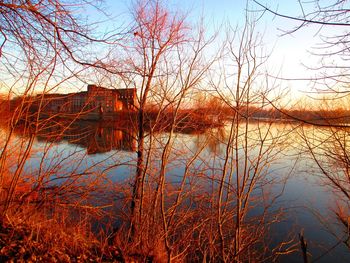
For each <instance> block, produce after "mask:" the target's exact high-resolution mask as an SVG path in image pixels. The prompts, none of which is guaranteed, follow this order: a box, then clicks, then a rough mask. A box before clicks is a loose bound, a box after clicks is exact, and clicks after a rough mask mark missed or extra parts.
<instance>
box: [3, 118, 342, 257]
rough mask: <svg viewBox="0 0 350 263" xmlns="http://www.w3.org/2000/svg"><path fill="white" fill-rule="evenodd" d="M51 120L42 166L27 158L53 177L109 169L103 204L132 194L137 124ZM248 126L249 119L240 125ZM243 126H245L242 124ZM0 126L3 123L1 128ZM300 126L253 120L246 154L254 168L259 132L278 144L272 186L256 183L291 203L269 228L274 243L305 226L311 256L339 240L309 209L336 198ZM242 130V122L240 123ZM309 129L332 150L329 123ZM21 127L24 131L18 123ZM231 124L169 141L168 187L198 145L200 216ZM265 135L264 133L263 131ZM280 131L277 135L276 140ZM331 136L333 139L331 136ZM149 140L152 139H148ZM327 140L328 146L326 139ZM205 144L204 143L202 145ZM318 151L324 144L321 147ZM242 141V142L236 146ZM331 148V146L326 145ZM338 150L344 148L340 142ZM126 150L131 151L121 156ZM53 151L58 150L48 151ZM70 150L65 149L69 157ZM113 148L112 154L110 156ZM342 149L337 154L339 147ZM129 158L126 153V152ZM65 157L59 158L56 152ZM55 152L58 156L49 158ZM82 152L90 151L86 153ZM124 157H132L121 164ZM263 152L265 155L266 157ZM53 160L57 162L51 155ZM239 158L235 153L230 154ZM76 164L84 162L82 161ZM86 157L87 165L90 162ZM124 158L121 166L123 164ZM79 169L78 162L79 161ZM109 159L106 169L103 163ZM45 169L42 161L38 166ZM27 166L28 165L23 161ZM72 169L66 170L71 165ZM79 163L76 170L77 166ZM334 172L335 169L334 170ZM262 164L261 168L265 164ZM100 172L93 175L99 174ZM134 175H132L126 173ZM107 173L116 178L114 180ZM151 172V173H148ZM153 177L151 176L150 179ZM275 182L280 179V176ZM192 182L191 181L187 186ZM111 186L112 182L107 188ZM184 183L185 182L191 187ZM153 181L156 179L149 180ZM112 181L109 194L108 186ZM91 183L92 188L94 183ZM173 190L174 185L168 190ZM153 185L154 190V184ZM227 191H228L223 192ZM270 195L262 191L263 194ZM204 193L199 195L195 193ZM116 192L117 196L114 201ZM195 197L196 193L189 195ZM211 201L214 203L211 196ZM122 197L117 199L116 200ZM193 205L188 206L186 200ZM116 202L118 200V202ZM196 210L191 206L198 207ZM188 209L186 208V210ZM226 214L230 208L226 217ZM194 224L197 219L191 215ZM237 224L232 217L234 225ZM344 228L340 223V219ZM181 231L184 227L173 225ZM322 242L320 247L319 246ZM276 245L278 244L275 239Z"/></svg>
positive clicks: (325, 208) (159, 144) (158, 138)
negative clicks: (81, 150) (310, 153)
mask: <svg viewBox="0 0 350 263" xmlns="http://www.w3.org/2000/svg"><path fill="white" fill-rule="evenodd" d="M46 126H48V128H46V127H45V128H44V129H40V133H39V135H38V136H37V138H38V140H39V141H42V142H44V143H43V144H44V145H46V144H47V143H48V142H54V143H53V144H52V145H50V147H52V148H51V149H50V154H48V156H47V157H45V158H46V159H45V166H44V167H43V168H41V166H40V165H39V164H35V159H34V158H33V159H31V160H30V162H32V163H31V165H32V170H33V174H40V173H41V174H45V173H46V174H48V175H51V174H54V175H55V176H56V177H59V176H62V177H64V176H65V175H66V173H71V172H72V171H74V174H90V173H92V172H94V174H95V175H96V176H95V177H96V178H101V180H102V179H103V177H102V176H100V175H101V174H103V173H104V172H105V171H108V174H107V172H106V174H107V177H106V178H108V182H107V183H106V184H103V187H101V189H102V190H101V192H100V195H98V194H97V193H96V195H97V196H94V199H93V202H94V203H97V202H98V201H96V199H97V198H101V199H102V201H101V203H102V202H103V203H102V204H107V203H108V202H110V203H113V200H114V199H115V198H116V197H115V196H116V193H117V195H118V198H119V195H120V196H122V195H123V194H125V195H127V194H128V192H126V193H124V192H122V191H120V192H118V191H116V189H119V188H118V185H120V186H121V189H124V188H123V187H124V186H125V185H128V184H127V183H126V182H132V177H133V175H134V174H135V169H133V167H134V164H135V162H134V158H135V154H133V153H132V152H134V151H135V150H136V141H135V138H136V132H135V129H132V128H131V127H129V126H131V125H122V124H120V123H119V124H118V123H111V122H109V123H107V122H88V121H82V122H76V123H74V124H69V123H62V122H60V123H56V124H55V125H46ZM243 128H244V127H243ZM243 128H242V129H243ZM0 131H1V130H0ZM301 131H302V129H301V128H300V127H293V126H292V125H282V124H276V123H274V124H271V126H270V124H269V123H254V124H253V123H252V124H251V125H250V129H249V132H248V137H247V138H248V139H249V141H248V145H249V159H248V161H249V162H251V163H252V166H251V167H252V169H253V168H255V166H253V165H254V163H255V160H256V158H257V157H259V152H258V149H259V148H258V147H257V145H258V144H259V143H260V142H261V140H265V146H266V148H263V151H265V150H266V149H268V148H269V147H270V145H274V147H275V148H274V151H271V152H270V154H269V155H267V156H266V158H267V159H266V162H267V164H268V165H267V166H265V167H264V169H266V172H268V173H269V174H268V175H267V176H266V180H265V181H263V182H262V184H266V186H268V185H269V184H271V185H272V186H273V187H272V188H271V189H268V187H265V186H262V187H261V188H259V189H262V188H263V187H264V191H266V190H271V192H272V195H273V194H276V193H279V192H280V189H279V188H283V195H282V196H281V197H280V198H279V202H280V203H276V204H275V206H273V207H272V209H276V211H279V209H280V208H281V207H284V208H285V209H286V211H287V210H288V214H285V220H284V221H282V222H279V223H278V224H276V225H275V226H274V227H273V228H271V233H270V235H272V236H276V235H277V237H276V243H279V240H281V239H284V238H285V237H286V236H288V235H289V234H291V233H292V234H293V235H295V236H296V235H297V234H298V233H299V232H301V231H303V232H304V234H305V238H306V240H307V241H308V251H309V252H310V253H311V254H312V255H313V259H315V258H317V257H318V256H320V255H322V254H323V253H324V252H325V250H327V249H329V248H330V247H332V246H333V245H334V244H337V242H338V241H337V240H334V236H332V235H331V234H330V233H327V232H326V231H324V226H322V225H321V224H320V222H319V218H317V217H315V216H314V215H313V214H311V213H310V210H311V209H313V210H314V211H317V212H318V214H320V215H322V218H327V217H329V215H330V214H332V211H331V210H330V206H329V205H330V204H332V203H333V204H334V203H335V201H334V196H335V194H334V193H329V192H327V191H326V188H325V187H324V180H322V178H321V177H318V176H311V174H315V167H313V166H314V164H313V162H312V161H310V159H308V158H307V157H306V156H307V154H308V153H307V151H306V150H307V149H301V148H300V145H302V142H303V140H302V139H301V138H300V137H299V135H300V133H302V132H301ZM238 132H239V134H240V133H241V130H239V131H238ZM303 132H304V134H308V137H309V138H312V139H313V140H314V142H313V143H314V144H319V143H320V142H321V141H322V142H323V144H322V145H323V146H324V151H321V153H320V154H322V152H326V153H327V154H328V156H329V150H328V149H330V148H329V147H328V145H327V144H326V143H325V141H329V134H328V133H326V132H325V131H320V130H317V131H316V130H314V129H313V128H312V127H304V130H303ZM18 134H19V131H18ZM228 135H229V130H228V127H225V128H222V129H220V128H216V129H211V130H208V131H207V132H205V133H200V134H193V133H192V134H177V135H176V139H175V141H174V147H173V149H172V155H171V161H169V165H168V170H167V175H166V180H167V187H169V188H170V187H171V189H177V187H178V186H179V184H180V183H179V182H181V179H182V178H183V177H182V176H183V174H184V170H185V168H186V167H185V164H187V162H188V160H190V159H191V158H192V157H193V156H196V153H197V152H201V153H200V155H198V158H197V159H196V160H195V161H194V162H193V164H192V165H191V166H189V167H188V168H189V171H191V173H189V174H190V175H189V177H188V182H189V184H188V185H185V191H184V192H186V194H187V195H188V196H187V197H186V198H188V199H190V198H191V195H193V196H194V198H197V199H193V200H194V201H193V204H195V205H198V204H199V203H200V202H202V204H203V207H205V210H204V211H205V214H203V215H200V216H202V217H203V218H208V217H209V216H208V215H209V214H210V213H209V212H210V209H209V208H208V205H207V203H208V204H214V203H213V201H212V200H209V198H208V199H206V197H207V196H209V197H213V196H214V194H213V195H210V193H211V188H213V189H214V188H215V187H216V186H217V178H216V177H215V176H214V175H215V173H217V171H221V170H222V165H223V161H222V160H223V155H224V154H225V142H227V140H228ZM265 135H267V136H266V137H265ZM154 136H155V140H154V142H153V143H154V147H153V148H154V151H153V152H152V154H151V159H152V173H150V174H152V175H154V174H157V169H158V170H159V169H160V168H159V167H158V166H159V163H158V162H159V160H160V154H161V153H160V152H159V149H163V146H164V142H165V141H166V139H167V136H168V135H167V134H166V133H160V134H156V135H154ZM276 138H279V140H278V143H277V141H276ZM327 138H328V139H327ZM243 139H244V138H243V137H238V141H240V140H243ZM149 143H150V142H149V141H147V144H149ZM68 144H70V145H71V146H73V147H71V148H74V145H77V146H79V147H83V148H84V149H86V152H87V153H88V154H91V155H90V156H82V157H81V158H86V160H87V161H91V160H92V161H95V162H86V163H85V162H82V163H76V160H77V156H78V155H79V152H78V151H77V153H75V152H74V151H75V150H76V149H70V146H69V145H68ZM326 146H327V147H326ZM202 147H203V151H200V149H201V148H202ZM68 149H70V150H72V151H73V152H74V153H75V154H71V155H69V154H68V153H67V155H62V152H67V150H68ZM317 149H318V151H320V150H321V149H323V148H321V149H320V148H319V147H318V148H317ZM113 150H120V151H121V152H118V153H117V154H116V155H114V156H113V153H111V154H110V155H109V154H104V153H107V152H109V151H113ZM243 150H244V149H239V153H241V151H243ZM326 150H327V151H326ZM337 151H339V149H338V148H337ZM122 152H126V154H125V155H124V156H123V154H122ZM275 152H283V156H282V157H281V158H280V159H278V162H272V159H273V158H274V154H275ZM51 153H53V154H51ZM299 154H301V158H299V160H298V167H297V168H296V170H295V171H296V173H295V174H293V176H292V177H290V178H288V181H286V182H287V184H286V185H284V184H282V183H281V184H278V180H280V181H284V178H285V177H286V176H287V175H288V174H289V172H290V169H291V167H293V166H294V160H293V159H294V158H297V157H298V156H299ZM67 156H68V157H67ZM110 156H113V157H112V158H111V157H110ZM338 156H339V154H338ZM123 157H124V158H125V159H122V158H123ZM321 157H322V158H323V159H322V161H323V164H325V162H324V161H325V159H324V155H321ZM60 158H61V159H62V161H60V160H59V159H60ZM103 158H105V160H104V162H99V161H100V160H101V159H103ZM52 160H54V161H52ZM84 160H85V159H84ZM125 160H127V163H128V165H119V164H122V163H126V162H124V161H125ZM264 160H265V159H262V161H264ZM51 161H52V163H51ZM232 161H235V159H232ZM238 161H239V162H238V164H239V165H241V166H242V165H243V164H244V163H241V162H240V161H241V160H238ZM92 163H94V165H95V163H98V165H95V166H94V167H93V168H91V166H92ZM79 165H80V166H81V167H79ZM85 165H86V167H85ZM118 165H119V166H118ZM59 166H62V167H64V169H66V170H65V171H62V170H58V169H56V167H59ZM334 166H337V167H339V164H338V163H337V164H334V165H333V166H331V165H330V166H329V167H330V168H331V167H334ZM77 167H78V168H79V169H78V168H77ZM106 167H107V168H108V169H106ZM40 169H43V170H44V172H45V173H44V172H43V171H41V170H40ZM26 170H27V171H28V170H29V169H26ZM67 170H69V171H67ZM75 170H76V171H75ZM332 171H333V172H334V170H332ZM262 172H264V171H262ZM233 176H234V177H235V176H236V173H235V171H233ZM95 177H90V178H93V179H95ZM129 177H130V178H131V181H129V180H128V179H129ZM82 179H85V177H84V178H81V181H79V183H81V184H82V182H83V183H85V184H86V185H88V179H89V178H88V177H86V181H82ZM109 179H111V181H112V182H113V184H111V183H110V181H109ZM151 179H152V178H151ZM149 182H150V183H153V181H149ZM276 182H277V183H276ZM189 186H191V187H192V188H190V187H189ZM108 187H110V188H108ZM186 187H187V188H186ZM95 188H96V182H95V181H93V182H92V183H91V189H95ZM150 188H152V187H150ZM107 189H109V191H110V192H109V193H110V194H109V195H108V190H107ZM91 191H93V190H91ZM169 192H170V190H169ZM150 193H153V192H150ZM224 194H225V192H224ZM253 194H254V195H255V196H254V197H256V199H254V204H255V205H256V207H255V208H254V209H252V210H251V211H250V213H251V214H250V217H251V218H258V216H255V217H253V216H254V215H260V214H259V213H260V210H259V209H260V208H261V207H262V206H259V205H260V203H262V202H267V199H268V197H266V200H263V199H262V197H261V196H262V195H261V194H260V193H258V192H253ZM263 197H264V198H265V195H264V196H263ZM198 198H199V199H198ZM111 200H112V201H111ZM191 201H192V200H191ZM187 202H189V201H188V200H187V199H185V198H184V200H183V205H184V206H185V205H186V204H187ZM211 202H212V203H211ZM117 203H118V204H119V203H120V202H119V201H118V202H117ZM189 207H191V206H190V205H189ZM117 208H119V207H117ZM113 211H117V209H115V206H114V207H113ZM193 212H194V211H193ZM185 215H186V214H185ZM215 216H216V214H214V213H213V217H214V218H215ZM227 218H229V217H228V216H226V217H225V219H227ZM177 220H179V222H182V221H181V220H185V219H184V217H182V214H180V216H179V217H178V218H177ZM335 223H337V221H336V220H334V219H333V220H331V219H330V221H329V225H335ZM188 224H189V225H190V224H193V222H190V223H188ZM231 226H232V225H230V227H231ZM337 228H338V229H339V226H338V225H337ZM176 235H180V234H179V233H178V232H176ZM321 245H322V249H320V247H321ZM272 247H273V246H272ZM332 251H333V252H334V254H335V256H334V254H333V255H332V256H333V258H336V259H340V258H343V259H344V258H347V259H349V256H348V254H347V252H348V251H347V248H344V247H342V246H341V244H340V245H338V246H336V247H335V248H333V249H332ZM330 258H331V255H326V256H323V257H322V259H323V260H325V261H327V260H329V259H330ZM283 259H284V260H283V262H300V259H301V258H300V255H299V254H298V253H296V254H294V255H293V256H292V257H287V258H283Z"/></svg>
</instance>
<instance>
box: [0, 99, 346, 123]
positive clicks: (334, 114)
mask: <svg viewBox="0 0 350 263" xmlns="http://www.w3.org/2000/svg"><path fill="white" fill-rule="evenodd" d="M23 101H25V103H23ZM31 102H32V99H31V97H30V96H29V97H27V98H23V97H17V98H15V99H12V100H8V99H7V98H6V97H5V96H0V118H2V119H4V118H8V117H10V116H12V115H13V113H14V112H15V111H16V109H17V110H18V108H19V106H20V105H22V107H21V111H22V112H23V111H27V112H28V113H29V114H34V115H35V114H36V112H33V110H32V108H31V107H30V104H31ZM23 105H24V106H23ZM236 113H238V116H239V118H244V119H246V118H249V119H260V120H269V121H274V120H285V121H301V122H307V123H311V124H329V125H337V124H346V123H350V111H349V110H345V109H336V110H307V109H277V108H273V107H271V106H270V107H256V106H249V107H247V106H246V105H243V106H241V107H240V108H235V107H227V106H222V105H220V104H219V103H216V104H214V105H206V104H205V103H204V105H201V106H199V105H196V108H186V109H182V110H180V111H179V112H178V115H177V118H178V119H179V120H181V121H179V125H178V127H177V128H180V127H181V128H185V126H188V125H189V124H193V126H197V128H203V127H207V126H211V125H213V126H218V125H220V124H222V123H223V122H224V121H226V120H229V119H232V117H234V116H235V114H236ZM115 114H116V115H118V114H119V115H122V114H124V115H125V114H126V112H125V111H123V112H120V113H118V112H116V113H115ZM136 114H137V113H136V112H133V113H130V116H131V115H133V117H132V119H134V120H136ZM144 114H145V117H146V120H148V121H152V120H154V119H156V118H158V119H159V120H161V121H160V123H162V124H163V125H164V124H166V123H171V120H172V119H173V118H174V117H175V116H174V109H172V108H171V107H168V108H166V109H162V110H160V109H158V107H157V105H150V106H149V107H146V109H145V111H144ZM130 116H129V117H130ZM190 126H191V125H190Z"/></svg>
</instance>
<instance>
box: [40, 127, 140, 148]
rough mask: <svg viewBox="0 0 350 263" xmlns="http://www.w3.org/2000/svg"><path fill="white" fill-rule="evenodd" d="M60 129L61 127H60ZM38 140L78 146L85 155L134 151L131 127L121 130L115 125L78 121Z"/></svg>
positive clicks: (46, 132)
mask: <svg viewBox="0 0 350 263" xmlns="http://www.w3.org/2000/svg"><path fill="white" fill-rule="evenodd" d="M61 127H62V126H61ZM38 140H41V141H43V140H45V141H47V140H49V141H55V142H60V141H62V140H64V141H67V142H68V143H69V144H72V145H78V146H80V147H83V148H85V149H86V151H87V154H97V153H106V152H109V151H113V150H120V151H129V152H134V151H136V132H135V130H133V129H132V128H131V127H127V128H124V127H123V128H121V127H119V126H118V125H117V124H116V123H104V122H88V121H79V122H75V123H73V124H71V125H70V126H69V127H68V128H61V129H59V128H58V127H52V128H50V129H45V131H43V132H41V133H40V135H38Z"/></svg>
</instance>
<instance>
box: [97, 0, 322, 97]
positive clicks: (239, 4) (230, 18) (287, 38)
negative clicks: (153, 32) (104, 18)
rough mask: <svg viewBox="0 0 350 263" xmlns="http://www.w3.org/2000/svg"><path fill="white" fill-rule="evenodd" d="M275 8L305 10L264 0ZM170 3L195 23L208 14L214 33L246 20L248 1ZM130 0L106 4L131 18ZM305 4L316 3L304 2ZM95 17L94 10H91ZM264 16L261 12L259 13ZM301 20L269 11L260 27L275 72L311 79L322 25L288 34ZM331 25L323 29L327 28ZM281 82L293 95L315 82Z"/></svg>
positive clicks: (250, 6) (118, 14) (121, 17)
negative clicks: (227, 24) (290, 18)
mask: <svg viewBox="0 0 350 263" xmlns="http://www.w3.org/2000/svg"><path fill="white" fill-rule="evenodd" d="M260 2H261V3H262V4H265V5H267V6H268V7H270V8H271V9H273V10H276V11H279V12H281V13H283V14H288V15H292V16H293V15H299V14H300V12H301V9H300V6H299V4H298V0H288V1H285V0H270V1H268V0H261V1H260ZM166 3H167V5H168V7H169V8H170V9H173V10H180V12H184V13H187V14H188V15H187V16H188V20H189V21H191V22H193V23H195V22H196V21H198V20H199V19H200V17H204V19H205V24H206V27H207V28H206V30H207V31H208V32H209V33H211V32H214V31H215V30H218V29H219V30H220V27H221V26H222V23H223V22H225V23H226V22H229V23H230V24H231V25H239V26H242V25H243V23H244V19H245V15H246V10H247V1H246V0H168V1H166ZM131 5H132V1H130V0H106V2H105V7H106V10H108V13H109V14H114V15H115V16H116V17H118V18H117V21H119V22H120V21H122V20H124V19H125V20H127V19H128V18H127V17H128V15H127V14H128V12H129V9H130V8H131ZM304 7H305V8H308V7H310V8H311V7H312V6H304ZM248 10H249V12H248V14H249V15H256V16H258V15H259V14H260V13H257V12H253V11H254V10H255V11H256V10H261V8H260V7H259V6H258V5H257V4H255V3H253V2H252V1H248ZM91 16H92V17H93V16H94V14H91ZM259 17H260V15H259ZM297 25H298V23H296V22H293V21H291V20H288V19H284V18H279V17H276V16H273V15H271V14H269V13H265V15H263V16H262V17H261V18H260V19H259V21H258V24H257V30H259V31H260V32H261V33H262V34H263V43H264V48H265V50H266V52H267V53H269V54H271V55H270V58H269V61H268V68H269V71H270V72H271V75H273V76H277V77H279V78H287V79H293V78H298V79H305V78H306V79H307V78H310V77H312V76H314V75H315V72H314V71H308V70H307V69H306V67H305V66H303V65H306V66H311V67H312V66H314V65H317V63H318V58H316V57H315V56H312V55H310V50H312V48H313V47H315V46H316V45H317V44H318V43H319V37H318V36H317V35H316V32H318V29H319V27H317V26H309V27H306V28H302V29H300V30H298V31H296V32H295V33H293V34H285V32H286V31H288V30H291V29H293V28H294V27H295V26H297ZM327 30H328V29H323V31H327ZM280 85H281V86H283V87H285V88H288V89H290V90H291V93H290V96H291V98H298V97H300V96H304V95H305V94H307V92H308V91H311V90H312V87H313V84H312V83H310V82H309V81H300V80H299V81H294V80H293V81H292V80H289V81H285V80H284V81H281V83H280Z"/></svg>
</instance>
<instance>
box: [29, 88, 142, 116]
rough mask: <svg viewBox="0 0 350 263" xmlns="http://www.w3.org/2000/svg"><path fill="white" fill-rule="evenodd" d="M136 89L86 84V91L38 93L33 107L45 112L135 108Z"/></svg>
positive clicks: (109, 111)
mask: <svg viewBox="0 0 350 263" xmlns="http://www.w3.org/2000/svg"><path fill="white" fill-rule="evenodd" d="M136 105H137V97H136V89H135V88H133V89H107V88H103V87H99V86H96V85H88V87H87V91H82V92H76V93H68V94H39V95H37V96H36V100H35V102H34V107H35V108H36V110H39V108H40V109H41V111H42V112H45V113H52V114H55V113H82V114H84V113H95V114H108V113H114V112H118V111H123V110H128V111H133V110H135V109H136Z"/></svg>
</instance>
